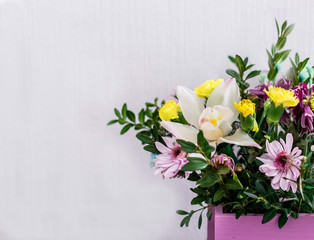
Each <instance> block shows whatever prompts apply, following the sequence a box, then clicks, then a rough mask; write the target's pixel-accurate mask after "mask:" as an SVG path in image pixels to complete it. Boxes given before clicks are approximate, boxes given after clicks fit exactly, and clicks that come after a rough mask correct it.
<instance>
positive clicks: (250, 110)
mask: <svg viewBox="0 0 314 240" xmlns="http://www.w3.org/2000/svg"><path fill="white" fill-rule="evenodd" d="M233 104H234V107H235V108H236V109H237V110H238V111H239V112H240V113H242V114H243V116H244V117H247V116H249V115H253V114H254V113H255V103H253V102H252V101H251V100H249V99H243V100H242V101H240V102H239V104H237V103H236V102H234V103H233Z"/></svg>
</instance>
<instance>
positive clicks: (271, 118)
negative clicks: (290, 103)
mask: <svg viewBox="0 0 314 240" xmlns="http://www.w3.org/2000/svg"><path fill="white" fill-rule="evenodd" d="M283 112H284V107H283V105H279V106H278V107H276V106H275V104H274V103H272V104H271V106H270V108H269V111H268V113H267V118H266V122H267V123H268V124H271V123H274V124H278V123H279V121H280V118H281V116H282V114H283Z"/></svg>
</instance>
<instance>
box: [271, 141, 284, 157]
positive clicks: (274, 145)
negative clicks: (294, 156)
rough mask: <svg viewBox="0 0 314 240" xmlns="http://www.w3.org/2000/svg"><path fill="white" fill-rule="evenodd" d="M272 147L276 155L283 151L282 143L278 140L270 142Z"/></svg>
mask: <svg viewBox="0 0 314 240" xmlns="http://www.w3.org/2000/svg"><path fill="white" fill-rule="evenodd" d="M270 147H271V148H272V149H273V151H274V153H275V154H276V155H278V154H279V153H281V152H282V151H283V147H282V145H281V144H280V143H279V142H278V141H276V140H275V141H273V142H271V143H270Z"/></svg>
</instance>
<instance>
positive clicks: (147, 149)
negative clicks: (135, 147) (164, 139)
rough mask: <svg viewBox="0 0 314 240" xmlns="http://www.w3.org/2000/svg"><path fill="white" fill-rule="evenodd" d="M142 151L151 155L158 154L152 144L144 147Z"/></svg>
mask: <svg viewBox="0 0 314 240" xmlns="http://www.w3.org/2000/svg"><path fill="white" fill-rule="evenodd" d="M144 150H146V151H148V152H151V153H160V152H159V151H158V150H157V148H156V147H155V145H154V144H148V145H146V146H144Z"/></svg>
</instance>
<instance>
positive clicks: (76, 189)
mask: <svg viewBox="0 0 314 240" xmlns="http://www.w3.org/2000/svg"><path fill="white" fill-rule="evenodd" d="M313 10H314V2H313V1H310V0H309V1H305V0H304V1H300V0H295V1H291V0H282V1H266V0H264V1H256V0H255V1H252V0H247V1H245V0H237V1H224V0H219V1H218V0H202V1H199V0H168V1H166V0H145V1H144V0H142V1H141V0H124V1H123V0H102V1H101V0H85V1H83V0H58V1H49V0H37V1H35V0H30V1H27V0H6V1H5V0H0V239H1V240H48V239H49V240H50V239H56V240H63V239H66V240H79V239H84V240H98V239H99V240H105V239H106V240H107V239H108V240H111V239H113V240H115V239H117V240H120V239H121V240H122V239H130V240H133V239H134V240H142V239H143V240H164V239H165V240H168V239H172V240H176V239H178V240H179V239H180V240H181V239H189V240H190V239H205V235H206V224H205V223H204V224H203V229H202V230H201V231H199V230H197V228H196V225H197V219H196V218H194V219H192V222H191V226H190V227H189V228H188V229H187V228H182V229H181V228H180V227H179V223H180V220H181V217H180V216H178V215H176V213H175V211H176V210H177V209H186V210H189V209H190V206H189V201H190V200H191V199H192V198H193V196H194V195H193V194H192V193H190V191H189V189H188V188H189V187H191V184H190V183H188V182H185V181H180V180H162V178H161V177H160V176H154V175H153V172H154V170H153V169H150V167H149V163H148V162H149V154H148V153H146V152H144V151H143V150H142V149H141V145H140V143H139V142H138V141H137V140H136V139H135V137H134V135H135V134H134V133H133V132H130V133H128V134H126V135H125V136H123V137H120V136H119V131H120V127H119V126H112V127H107V126H105V123H106V122H108V121H109V120H111V119H113V118H114V114H113V111H112V109H113V108H114V107H119V108H120V107H121V106H122V104H123V103H124V102H128V106H129V108H131V109H134V110H135V111H138V110H139V109H140V108H141V106H142V105H143V103H144V102H145V101H148V100H152V99H153V98H154V96H158V97H160V98H165V97H167V95H168V94H169V93H171V91H172V89H173V88H174V87H175V86H176V85H178V84H181V85H186V86H188V87H191V88H194V87H195V86H197V85H199V84H201V83H202V82H203V81H205V80H207V79H210V78H214V79H215V78H218V77H223V78H225V77H226V74H225V69H227V68H230V67H232V65H231V64H230V63H229V61H228V59H227V55H230V54H232V55H234V54H236V53H239V54H240V55H242V56H244V57H245V56H249V57H250V60H251V62H253V63H256V64H258V67H259V68H261V69H263V68H266V67H267V59H266V52H265V48H266V47H267V48H269V47H270V45H271V43H272V42H274V40H275V37H276V31H275V25H274V18H275V17H277V18H278V20H279V22H282V21H283V20H284V19H288V20H289V22H290V23H291V22H295V23H296V28H295V31H294V32H293V33H292V35H291V36H290V38H289V39H288V43H287V46H288V47H291V48H293V49H294V50H297V51H298V52H299V53H300V56H301V58H302V59H303V58H305V57H307V56H313V51H314V41H313V37H314V35H313V34H314V33H313V21H314V14H313ZM293 53H294V52H293Z"/></svg>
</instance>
